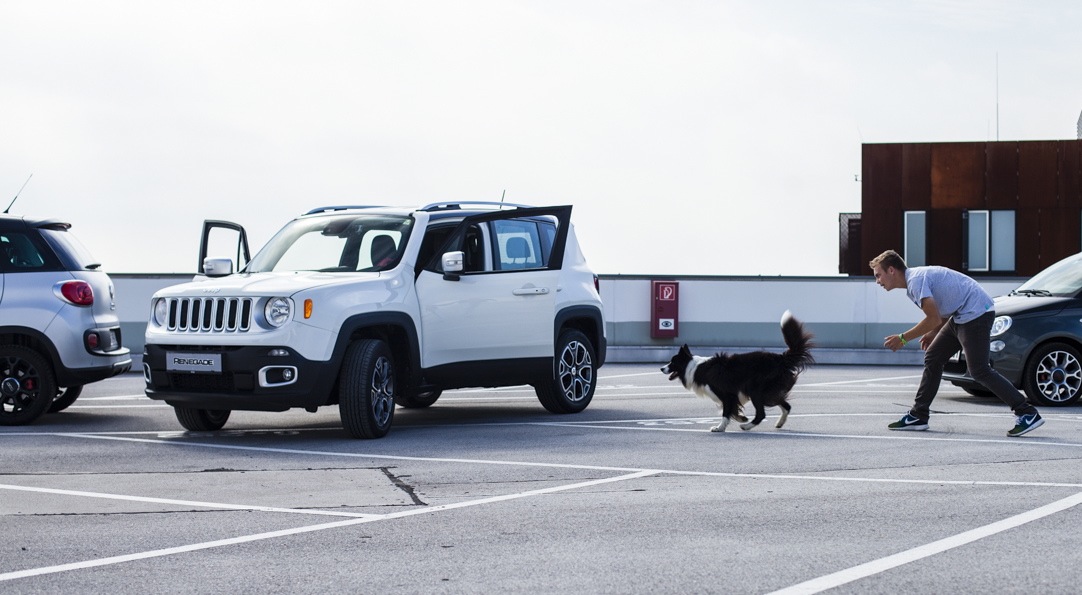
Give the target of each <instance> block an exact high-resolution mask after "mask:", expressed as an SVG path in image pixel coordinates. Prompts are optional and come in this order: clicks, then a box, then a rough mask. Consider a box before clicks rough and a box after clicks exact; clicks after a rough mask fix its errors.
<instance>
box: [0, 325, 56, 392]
mask: <svg viewBox="0 0 1082 595" xmlns="http://www.w3.org/2000/svg"><path fill="white" fill-rule="evenodd" d="M0 345H18V346H20V347H27V348H29V349H33V350H34V351H36V352H38V353H40V354H41V355H42V357H45V358H46V359H48V360H49V363H50V364H52V368H53V375H54V376H60V375H62V374H63V362H61V361H60V353H59V352H58V351H57V350H56V346H55V345H53V342H52V341H50V340H49V338H48V337H47V336H45V334H44V333H42V332H41V331H38V330H35V329H32V328H28V327H22V326H2V327H0ZM56 381H57V382H58V383H59V382H60V378H56Z"/></svg>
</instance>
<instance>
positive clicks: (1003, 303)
mask: <svg viewBox="0 0 1082 595" xmlns="http://www.w3.org/2000/svg"><path fill="white" fill-rule="evenodd" d="M1078 301H1079V300H1077V299H1075V298H1069V297H1042V296H1035V295H1001V296H999V297H997V298H995V303H996V314H997V315H1000V316H1017V315H1019V314H1039V315H1045V316H1050V315H1052V314H1056V313H1057V312H1059V311H1060V310H1063V309H1064V308H1066V307H1067V306H1069V305H1071V304H1076V303H1078Z"/></svg>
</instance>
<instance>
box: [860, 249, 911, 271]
mask: <svg viewBox="0 0 1082 595" xmlns="http://www.w3.org/2000/svg"><path fill="white" fill-rule="evenodd" d="M868 266H870V267H872V270H875V267H877V266H878V267H882V268H883V269H884V270H885V269H888V268H890V267H894V268H896V269H898V270H899V271H904V270H905V269H906V266H905V260H903V259H902V257H901V256H899V255H898V253H897V252H895V251H894V250H887V251H886V252H884V253H882V254H880V255H879V256H876V257H875V258H873V259H872V260H871V261H870V262H869V263H868Z"/></svg>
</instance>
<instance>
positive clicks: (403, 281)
mask: <svg viewBox="0 0 1082 595" xmlns="http://www.w3.org/2000/svg"><path fill="white" fill-rule="evenodd" d="M570 218H571V207H570V206H560V207H526V206H522V205H508V204H502V203H447V204H433V205H428V206H425V207H421V208H415V209H414V208H399V207H354V206H342V207H326V208H320V209H315V210H313V211H310V212H309V213H307V214H305V215H303V216H301V217H298V218H297V219H294V220H293V221H291V222H289V223H288V224H287V225H286V226H285V227H283V228H282V230H281V231H279V232H278V233H277V234H276V235H275V236H274V237H273V238H271V240H270V241H269V242H268V243H267V245H266V246H265V247H264V248H263V249H262V250H261V251H260V252H259V253H258V254H256V255H255V257H254V258H252V259H251V260H250V261H248V262H247V263H246V264H245V261H247V260H248V254H249V252H248V245H247V239H246V238H247V236H246V233H245V231H244V228H243V227H241V226H239V225H236V224H233V223H229V222H224V221H206V222H204V229H203V238H202V242H201V247H200V273H201V274H200V275H198V276H197V277H196V279H195V280H194V281H192V282H190V283H185V284H182V285H176V286H173V287H167V288H165V289H162V290H161V291H159V292H158V293H156V294H155V295H154V297H153V298H152V302H151V316H150V322H149V324H148V325H147V331H146V347H145V350H144V353H143V372H144V375H145V378H146V394H147V396H148V397H150V398H152V399H159V400H164V401H165V402H166V403H168V404H170V405H172V406H173V408H174V409H175V411H176V415H177V419H178V420H179V421H180V423H181V425H182V426H184V427H185V428H187V429H188V430H192V431H213V430H218V429H220V428H222V427H223V426H224V424H225V423H226V420H227V419H228V417H229V413H230V411H232V410H256V411H285V410H287V409H290V408H304V409H307V410H308V411H315V410H316V409H317V408H318V407H321V406H324V405H334V404H337V405H338V407H339V412H340V415H341V418H342V425H343V426H344V427H345V429H346V430H347V431H348V432H349V434H350V435H352V436H353V437H356V438H378V437H381V436H384V435H385V434H387V432H388V431H389V430H390V428H391V422H392V420H393V418H394V411H395V405H398V406H401V407H407V408H420V407H428V406H430V405H432V404H433V403H435V402H436V399H438V398H439V396H440V394H441V392H442V391H443V390H447V389H454V388H464V387H495V386H512V385H520V384H530V385H533V387H534V389H535V392H536V394H537V397H538V399H539V400H540V402H541V404H542V405H543V406H544V407H545V409H547V410H549V411H551V412H553V413H576V412H579V411H582V410H583V409H585V408H586V406H587V405H589V403H590V400H591V399H592V398H593V394H594V390H595V388H596V383H597V379H596V373H597V369H598V368H600V367H601V365H602V364H603V363H604V361H605V351H606V338H605V322H604V317H603V314H602V304H601V298H600V296H599V295H598V283H597V276H596V275H595V274H594V273H593V272H592V271H591V270H590V269H589V268H588V267H587V265H586V261H585V259H584V258H583V255H582V253H581V252H580V250H579V245H578V242H577V241H576V239H575V233H574V229H573V227H572V225H571V222H570ZM223 232H224V233H227V234H229V237H230V239H231V241H233V239H232V238H233V237H234V236H233V234H235V237H236V240H235V242H236V243H235V244H232V243H231V244H229V249H230V250H231V251H232V250H235V252H233V254H235V258H236V264H237V265H238V268H239V272H236V273H234V272H233V263H234V261H233V258H232V257H231V258H224V259H223V258H207V253H208V246H209V245H210V244H211V243H212V242H211V240H212V237H213V236H212V234H218V235H219V237H220V235H221V233H223ZM240 267H242V268H240Z"/></svg>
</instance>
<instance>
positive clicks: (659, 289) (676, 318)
mask: <svg viewBox="0 0 1082 595" xmlns="http://www.w3.org/2000/svg"><path fill="white" fill-rule="evenodd" d="M650 291H651V293H652V294H653V296H652V298H651V304H650V305H651V308H650V336H651V337H652V338H654V339H672V338H675V337H676V335H677V334H679V330H680V283H679V282H677V281H651V282H650Z"/></svg>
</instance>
